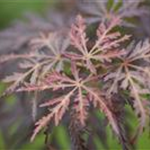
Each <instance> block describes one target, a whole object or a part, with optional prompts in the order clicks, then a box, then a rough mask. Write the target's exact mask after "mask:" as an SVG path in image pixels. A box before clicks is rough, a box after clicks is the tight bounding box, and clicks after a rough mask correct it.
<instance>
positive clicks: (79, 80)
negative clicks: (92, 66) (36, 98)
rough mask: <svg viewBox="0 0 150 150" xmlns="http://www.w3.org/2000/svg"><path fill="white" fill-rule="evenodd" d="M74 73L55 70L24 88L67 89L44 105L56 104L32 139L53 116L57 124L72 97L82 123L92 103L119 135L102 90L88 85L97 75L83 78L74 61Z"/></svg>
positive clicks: (31, 89) (38, 125)
mask: <svg viewBox="0 0 150 150" xmlns="http://www.w3.org/2000/svg"><path fill="white" fill-rule="evenodd" d="M72 75H73V77H72V78H70V77H69V76H66V75H65V74H60V73H58V72H53V73H50V74H49V75H48V76H47V77H46V78H45V80H44V81H43V82H41V85H39V86H36V85H34V86H32V87H30V86H28V85H27V86H26V87H24V88H22V90H21V91H30V92H32V91H35V90H39V91H43V90H45V89H52V90H53V91H57V90H63V91H67V93H66V94H65V95H64V96H61V97H59V98H56V99H55V100H50V102H48V103H46V104H43V105H42V106H51V105H53V104H56V105H55V106H54V107H52V108H51V109H50V113H49V114H48V115H47V116H46V117H44V118H43V119H42V120H40V121H39V122H38V123H37V124H36V125H37V127H36V129H35V131H34V134H33V137H32V139H34V137H35V135H36V134H37V133H38V132H39V131H40V130H41V128H43V127H44V126H45V125H47V124H48V123H49V121H51V119H52V118H53V117H54V120H55V124H56V125H57V124H58V122H59V121H60V120H61V118H62V116H63V114H64V113H65V111H66V110H67V109H68V105H69V103H70V101H71V100H72V99H73V104H72V105H71V106H72V107H73V109H74V110H75V112H76V114H78V119H79V121H80V123H81V124H82V125H84V124H85V120H86V118H87V116H88V112H87V108H88V107H89V106H90V104H91V103H92V104H93V106H94V107H96V108H98V109H99V110H100V111H102V112H103V113H104V114H105V115H106V116H107V118H108V120H109V123H110V125H111V126H112V129H113V130H114V132H115V133H116V135H119V130H118V126H117V124H116V120H115V119H114V116H113V114H112V112H111V110H110V109H109V108H108V107H107V105H106V104H105V100H104V99H103V98H102V97H100V94H99V93H100V91H99V90H98V91H97V92H96V91H95V88H92V87H89V86H87V84H88V83H89V82H90V81H95V80H97V79H96V78H97V77H95V76H92V75H89V76H87V77H84V78H83V77H82V76H81V75H82V74H81V75H80V72H79V70H78V69H77V68H76V65H75V64H74V63H73V64H72ZM85 93H87V94H85ZM89 98H90V99H89Z"/></svg>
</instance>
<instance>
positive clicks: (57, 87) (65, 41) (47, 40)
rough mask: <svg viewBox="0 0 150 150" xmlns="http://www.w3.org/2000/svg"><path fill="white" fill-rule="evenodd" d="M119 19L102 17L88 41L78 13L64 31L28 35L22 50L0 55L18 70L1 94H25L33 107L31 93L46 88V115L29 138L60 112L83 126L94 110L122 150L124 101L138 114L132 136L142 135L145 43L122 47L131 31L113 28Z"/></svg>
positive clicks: (149, 45)
mask: <svg viewBox="0 0 150 150" xmlns="http://www.w3.org/2000/svg"><path fill="white" fill-rule="evenodd" d="M122 5H123V4H122ZM124 5H125V4H124ZM124 5H123V6H124ZM101 6H103V5H101ZM135 8H136V7H135ZM122 9H123V8H122ZM119 14H120V13H119ZM123 17H124V16H123V15H113V16H112V17H111V19H110V20H107V19H104V20H102V21H101V23H100V24H99V26H98V28H97V29H96V32H95V35H96V39H95V41H93V39H91V38H90V37H88V34H87V32H86V31H87V30H86V29H87V25H86V23H85V22H86V20H85V19H84V18H83V17H82V16H81V15H78V16H77V18H76V21H75V23H74V24H72V26H71V29H70V30H69V31H70V32H69V33H68V32H67V34H64V32H48V33H44V32H42V33H41V34H40V35H39V37H35V38H33V39H30V42H29V43H28V44H29V48H30V49H29V51H28V52H24V53H23V54H18V55H17V54H9V55H4V56H1V57H0V63H5V62H7V61H16V60H17V65H18V66H19V69H20V70H19V72H14V73H13V74H12V75H10V76H7V77H6V78H5V79H4V80H3V81H4V82H7V83H11V85H10V86H9V87H8V89H7V90H6V91H5V93H4V94H3V96H6V95H8V94H11V93H15V92H30V93H33V94H34V103H33V104H34V105H36V104H35V103H36V101H37V96H36V95H37V93H40V94H42V93H43V92H45V91H50V93H49V92H48V93H47V95H48V94H50V95H49V97H50V98H49V99H48V100H45V101H46V102H44V103H42V104H41V105H40V107H46V108H48V114H46V115H44V116H43V117H42V118H41V119H39V121H37V122H36V123H35V130H34V132H33V135H32V137H31V141H33V140H34V138H35V137H36V135H37V134H38V133H39V132H40V130H42V129H43V128H45V127H47V126H48V125H49V124H50V123H51V122H54V123H55V125H56V126H57V125H58V124H59V123H60V122H61V120H63V116H64V115H65V114H68V113H71V114H72V112H73V113H74V115H73V116H72V115H71V116H72V119H73V118H76V122H72V120H71V121H70V122H71V127H74V126H78V125H80V127H81V129H84V128H86V126H87V124H86V122H87V121H88V118H89V115H90V109H94V110H98V111H100V112H101V113H103V114H104V115H105V117H106V118H107V122H108V124H110V126H111V128H112V130H113V133H115V135H116V136H117V137H118V140H119V141H120V143H121V144H122V148H123V149H124V150H128V149H130V148H129V147H130V141H129V140H128V137H127V134H126V130H125V128H124V120H123V119H122V113H124V108H125V105H131V107H132V108H133V109H134V111H135V114H137V116H138V117H139V121H140V122H139V126H138V132H136V134H135V136H134V138H136V137H137V135H138V134H141V133H142V131H143V128H144V127H145V126H146V125H147V121H148V116H149V110H150V108H149V101H147V100H146V99H145V98H144V97H143V95H144V94H150V91H149V90H150V86H149V80H147V79H149V78H150V73H149V70H150V67H149V66H150V42H149V41H148V40H146V41H145V42H140V43H139V44H137V46H135V44H134V43H131V45H130V46H128V47H126V46H124V45H125V43H124V42H126V41H128V40H129V39H130V36H131V35H122V34H121V33H120V32H119V30H117V27H118V26H119V27H120V26H122V24H123V22H124V21H123ZM67 31H68V30H67ZM123 44H124V45H123ZM123 92H127V93H128V94H127V99H130V100H128V101H127V102H125V100H124V98H123V95H121V94H122V93H123ZM60 93H61V94H60ZM51 95H52V96H51ZM120 95H121V96H120ZM35 97H36V99H35ZM115 97H117V98H118V99H119V100H116V99H115ZM131 99H132V100H131ZM33 108H34V109H35V107H33ZM33 113H35V110H34V111H33ZM33 116H35V114H33ZM70 119H71V118H70ZM73 123H74V124H73ZM76 124H78V125H76ZM74 132H78V131H77V130H75V131H74ZM71 134H73V133H72V131H71ZM75 134H76V135H77V138H78V139H77V138H76V137H74V139H75V143H76V142H78V143H81V141H78V140H82V138H80V135H79V133H75ZM72 138H73V137H72ZM77 147H82V145H79V146H77ZM83 147H85V145H84V146H83Z"/></svg>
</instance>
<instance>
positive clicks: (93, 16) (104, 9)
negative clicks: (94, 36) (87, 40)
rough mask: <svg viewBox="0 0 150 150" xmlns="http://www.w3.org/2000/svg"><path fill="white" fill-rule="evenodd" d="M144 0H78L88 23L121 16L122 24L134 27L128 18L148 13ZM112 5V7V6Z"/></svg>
mask: <svg viewBox="0 0 150 150" xmlns="http://www.w3.org/2000/svg"><path fill="white" fill-rule="evenodd" d="M142 2H143V0H122V1H120V0H93V1H91V0H81V1H80V0H78V5H79V9H80V10H81V12H83V14H85V15H86V16H87V22H88V23H95V22H101V21H102V22H103V21H108V20H111V19H112V18H113V17H118V16H119V17H120V18H121V19H122V20H123V21H122V23H121V25H122V26H127V27H133V26H134V24H133V23H131V22H130V21H128V20H127V18H133V17H140V16H141V15H142V14H147V13H148V12H147V8H146V7H145V6H143V5H141V3H142ZM110 6H111V7H110Z"/></svg>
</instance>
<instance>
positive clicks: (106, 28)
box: [67, 15, 130, 73]
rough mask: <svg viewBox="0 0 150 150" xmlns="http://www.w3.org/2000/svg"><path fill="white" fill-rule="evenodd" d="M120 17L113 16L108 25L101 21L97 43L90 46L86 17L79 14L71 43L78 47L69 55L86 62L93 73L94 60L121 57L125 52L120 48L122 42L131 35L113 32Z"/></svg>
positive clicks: (73, 28) (72, 32)
mask: <svg viewBox="0 0 150 150" xmlns="http://www.w3.org/2000/svg"><path fill="white" fill-rule="evenodd" d="M120 21H121V20H120V19H119V18H113V19H112V21H111V22H110V23H109V24H108V25H107V24H105V23H101V24H100V25H99V28H98V29H97V40H96V41H95V44H94V45H93V46H92V47H90V48H89V46H88V41H89V39H88V38H87V35H86V31H85V30H86V24H85V21H84V19H83V18H82V17H81V16H80V15H79V16H78V17H77V21H76V24H74V25H72V28H71V31H70V40H71V44H72V45H73V46H74V47H75V48H76V50H75V51H74V52H70V53H68V54H67V56H68V57H69V58H71V59H74V60H76V61H77V60H78V61H81V62H83V61H84V62H85V65H86V66H85V67H87V68H88V69H89V70H90V71H91V72H92V73H96V67H95V65H94V63H93V61H98V62H104V61H107V62H110V61H111V60H112V59H113V58H117V57H120V56H121V55H123V54H124V53H125V52H124V51H123V50H118V47H119V46H120V44H121V42H124V41H126V40H128V39H129V37H130V36H129V35H125V36H123V37H122V36H121V34H120V33H119V32H113V33H112V32H111V31H112V29H113V28H114V27H116V26H117V25H119V24H120Z"/></svg>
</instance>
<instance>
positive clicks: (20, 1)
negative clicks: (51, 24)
mask: <svg viewBox="0 0 150 150" xmlns="http://www.w3.org/2000/svg"><path fill="white" fill-rule="evenodd" d="M56 3H57V1H55V0H0V28H1V29H2V28H5V27H7V26H9V25H10V24H11V23H12V22H13V21H14V20H15V19H20V18H21V17H22V16H23V14H24V13H27V12H29V11H34V12H37V13H43V12H44V11H45V10H46V9H48V8H49V7H50V6H53V5H55V4H56ZM110 5H111V4H110ZM108 7H110V6H108ZM116 9H117V8H116ZM69 71H70V70H68V72H69ZM5 88H6V85H5V84H3V83H0V94H1V93H2V92H3V91H4V89H5ZM15 101H16V98H15V97H14V96H9V97H7V99H6V103H7V104H8V105H9V107H12V106H13V105H14V104H15ZM127 109H128V112H129V114H130V115H129V116H128V120H127V121H128V122H129V124H130V125H131V128H134V127H135V125H136V124H137V120H136V119H135V116H134V115H133V114H132V112H130V109H129V108H127ZM97 115H98V117H102V115H101V114H100V113H97ZM7 119H9V118H7ZM18 122H19V120H18ZM18 122H17V123H18ZM17 123H16V124H13V125H12V127H11V128H10V131H9V132H10V135H11V134H13V133H15V131H16V130H17ZM27 129H28V127H26V129H25V131H26V130H27ZM149 134H150V132H149V131H145V132H144V133H143V135H142V136H141V137H140V139H139V141H138V143H137V147H138V150H149V149H150V143H149V141H150V139H149ZM107 136H108V139H107V142H108V144H109V148H110V149H111V150H120V149H121V146H120V145H119V144H118V143H117V140H116V139H115V138H114V136H113V134H112V132H111V130H110V128H109V127H108V128H107ZM93 138H94V142H95V145H96V147H97V150H102V149H103V146H102V143H101V141H100V139H99V138H98V136H95V137H93ZM50 139H51V140H54V139H55V140H56V143H57V144H58V146H59V148H61V149H62V150H69V149H70V147H71V145H70V140H69V136H68V133H67V129H66V127H64V126H63V125H60V126H58V127H55V128H54V130H53V132H52V134H51V137H50ZM16 141H17V139H16ZM43 143H44V134H43V133H41V134H39V135H38V136H37V137H36V138H35V140H34V142H33V143H30V142H29V139H28V140H27V142H26V144H25V143H24V144H23V145H22V147H21V150H41V149H43V147H44V145H43ZM13 147H15V144H14V146H13ZM6 149H7V143H5V142H4V138H3V134H2V132H1V131H0V150H6Z"/></svg>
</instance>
